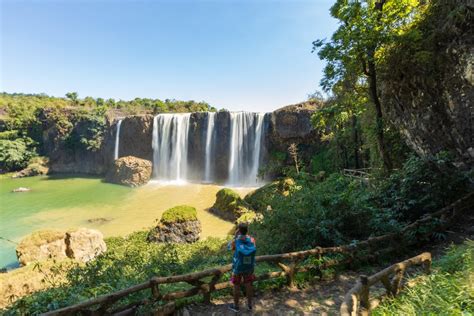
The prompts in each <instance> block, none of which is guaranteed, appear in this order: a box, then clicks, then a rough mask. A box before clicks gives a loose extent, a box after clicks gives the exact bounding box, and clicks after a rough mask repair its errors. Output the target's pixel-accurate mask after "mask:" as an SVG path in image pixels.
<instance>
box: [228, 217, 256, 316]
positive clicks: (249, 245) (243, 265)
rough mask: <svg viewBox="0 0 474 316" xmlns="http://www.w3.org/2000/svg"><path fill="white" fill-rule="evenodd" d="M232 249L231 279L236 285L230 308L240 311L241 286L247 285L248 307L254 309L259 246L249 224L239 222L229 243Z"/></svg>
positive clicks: (250, 309)
mask: <svg viewBox="0 0 474 316" xmlns="http://www.w3.org/2000/svg"><path fill="white" fill-rule="evenodd" d="M229 248H230V250H233V251H234V256H233V259H232V277H231V279H230V281H231V282H232V284H233V285H234V304H231V305H230V306H229V309H230V310H231V311H233V312H236V313H238V312H239V311H240V308H239V300H240V286H241V285H242V284H244V285H245V295H246V296H247V309H248V310H249V311H252V309H253V306H252V296H253V284H252V283H253V281H254V280H255V274H254V269H255V253H256V252H257V247H256V245H255V239H254V238H253V237H251V236H249V235H248V225H247V224H245V223H241V224H239V226H238V227H237V231H236V232H235V236H234V239H233V240H232V241H231V242H230V243H229Z"/></svg>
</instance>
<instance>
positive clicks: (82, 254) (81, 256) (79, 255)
mask: <svg viewBox="0 0 474 316" xmlns="http://www.w3.org/2000/svg"><path fill="white" fill-rule="evenodd" d="M64 241H65V244H66V255H67V257H68V258H71V259H76V260H78V261H81V262H87V261H90V260H92V259H94V258H95V257H97V256H98V255H100V254H101V253H103V252H105V251H106V250H107V246H106V245H105V242H104V236H103V235H102V233H101V232H100V231H98V230H94V229H87V228H79V229H77V230H72V231H68V232H66V236H65V239H64Z"/></svg>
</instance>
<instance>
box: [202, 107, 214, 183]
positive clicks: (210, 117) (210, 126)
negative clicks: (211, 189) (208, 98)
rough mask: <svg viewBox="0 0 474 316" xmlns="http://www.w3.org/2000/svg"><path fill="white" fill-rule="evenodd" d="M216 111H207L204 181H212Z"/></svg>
mask: <svg viewBox="0 0 474 316" xmlns="http://www.w3.org/2000/svg"><path fill="white" fill-rule="evenodd" d="M215 115H216V113H214V112H208V113H207V130H206V156H205V166H204V168H205V169H204V181H205V182H211V181H212V179H211V158H212V156H213V155H212V149H213V139H212V138H213V136H214V118H215Z"/></svg>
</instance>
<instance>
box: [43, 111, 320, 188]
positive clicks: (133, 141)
mask: <svg viewBox="0 0 474 316" xmlns="http://www.w3.org/2000/svg"><path fill="white" fill-rule="evenodd" d="M315 109H316V106H315V105H314V104H312V103H309V102H307V103H303V104H296V105H291V106H287V107H284V108H282V109H279V110H277V111H275V112H272V113H268V114H267V115H266V116H265V118H264V122H263V129H264V130H265V135H266V137H265V139H264V141H263V144H262V151H261V152H262V157H261V160H262V162H263V163H265V161H266V160H267V159H268V156H269V153H270V152H271V151H280V152H283V153H286V152H287V148H288V146H289V145H290V144H291V143H296V144H298V145H299V149H300V152H301V154H302V155H303V156H304V155H307V156H310V154H311V153H312V152H314V150H316V148H315V145H317V137H316V136H317V133H316V131H315V130H314V129H313V128H312V126H311V115H312V113H313V112H314V111H315ZM208 117H209V116H208V115H207V113H206V112H196V113H192V114H191V117H190V128H189V144H188V157H189V159H188V160H189V161H190V166H189V167H190V169H191V170H193V172H192V173H191V174H190V180H193V179H194V180H198V179H202V176H203V170H204V165H205V161H204V159H203V157H204V156H205V155H204V151H205V143H206V127H207V124H208ZM71 120H72V119H71ZM117 122H118V119H117V118H111V117H108V118H107V121H106V125H105V132H104V134H103V137H102V142H101V144H100V147H99V148H98V149H96V150H94V151H92V150H87V149H85V148H84V147H83V146H72V147H71V146H68V140H64V139H61V137H60V128H59V127H58V124H57V122H55V121H54V120H52V119H51V118H50V117H49V116H48V114H47V113H45V115H44V118H43V130H44V133H43V140H44V151H45V155H46V156H49V157H50V168H51V169H50V170H51V172H52V173H58V172H62V173H86V174H97V175H104V174H105V173H107V171H108V170H110V169H111V168H112V167H113V163H114V159H113V158H114V157H113V156H114V148H115V137H116V133H117ZM92 123H93V122H88V121H87V120H82V121H80V122H77V123H74V124H73V125H74V127H73V131H74V132H73V133H72V134H78V135H83V134H84V133H85V130H87V128H88V126H87V124H89V125H90V124H92ZM214 124H215V129H216V131H217V132H216V133H215V134H214V136H213V137H215V142H214V143H215V144H217V148H215V152H214V155H213V156H212V157H211V164H213V166H214V170H215V171H214V172H215V173H216V175H215V177H214V179H215V180H216V181H217V182H224V181H226V180H227V178H228V161H229V159H230V157H229V148H230V142H231V137H230V135H231V130H230V128H231V125H230V115H229V112H227V111H220V112H217V113H216V115H215V122H214ZM152 138H153V116H152V115H139V116H128V117H125V118H123V119H122V123H121V128H120V137H119V157H124V156H134V157H138V158H142V159H146V160H150V161H153V149H152Z"/></svg>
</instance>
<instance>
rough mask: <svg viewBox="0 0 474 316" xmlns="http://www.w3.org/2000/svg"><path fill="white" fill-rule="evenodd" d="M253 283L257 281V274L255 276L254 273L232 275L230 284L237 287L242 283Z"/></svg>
mask: <svg viewBox="0 0 474 316" xmlns="http://www.w3.org/2000/svg"><path fill="white" fill-rule="evenodd" d="M253 281H255V274H253V272H249V273H242V274H232V277H231V278H230V282H232V284H235V285H239V284H242V283H244V284H245V283H252V282H253Z"/></svg>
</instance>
